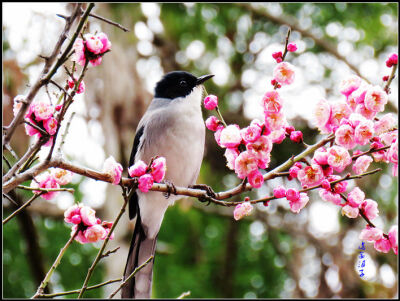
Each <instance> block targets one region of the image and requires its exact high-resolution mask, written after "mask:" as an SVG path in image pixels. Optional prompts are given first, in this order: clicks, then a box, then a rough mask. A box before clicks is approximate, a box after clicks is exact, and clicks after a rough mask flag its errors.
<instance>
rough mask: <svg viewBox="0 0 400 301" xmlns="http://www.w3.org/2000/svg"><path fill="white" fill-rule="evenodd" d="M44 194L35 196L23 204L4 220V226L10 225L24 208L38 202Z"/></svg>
mask: <svg viewBox="0 0 400 301" xmlns="http://www.w3.org/2000/svg"><path fill="white" fill-rule="evenodd" d="M41 194H42V193H39V194H34V195H33V196H32V197H31V198H30V199H29V200H28V201H27V202H26V203H25V204H23V205H22V206H21V207H19V208H18V209H17V210H15V211H14V212H13V213H11V214H10V215H9V216H8V217H7V218H5V219H4V220H3V226H4V225H5V224H6V223H8V222H9V221H10V220H11V219H12V218H13V217H14V216H16V215H17V214H18V213H20V212H21V211H22V210H23V209H24V208H26V207H28V206H29V205H30V204H31V203H32V202H33V201H34V200H36V199H37V198H38V197H39V196H40V195H41Z"/></svg>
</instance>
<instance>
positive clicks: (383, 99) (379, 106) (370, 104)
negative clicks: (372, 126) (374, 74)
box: [364, 86, 388, 112]
mask: <svg viewBox="0 0 400 301" xmlns="http://www.w3.org/2000/svg"><path fill="white" fill-rule="evenodd" d="M387 101H388V96H387V94H386V92H385V91H383V90H382V88H381V87H380V86H373V87H371V88H369V89H368V90H367V93H366V94H365V100H364V104H365V107H366V108H367V109H368V110H371V111H374V112H382V111H383V110H384V108H385V105H386V103H387Z"/></svg>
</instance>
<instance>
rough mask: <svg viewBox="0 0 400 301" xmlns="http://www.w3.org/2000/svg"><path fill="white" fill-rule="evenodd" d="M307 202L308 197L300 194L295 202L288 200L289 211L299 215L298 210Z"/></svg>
mask: <svg viewBox="0 0 400 301" xmlns="http://www.w3.org/2000/svg"><path fill="white" fill-rule="evenodd" d="M308 201H309V198H308V195H307V194H306V193H304V192H301V193H300V194H299V198H298V199H297V200H289V205H290V210H291V211H292V212H293V213H299V212H300V210H301V209H303V208H304V207H305V206H306V205H307V203H308Z"/></svg>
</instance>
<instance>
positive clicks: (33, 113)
mask: <svg viewBox="0 0 400 301" xmlns="http://www.w3.org/2000/svg"><path fill="white" fill-rule="evenodd" d="M23 101H25V97H24V96H23V95H17V96H16V97H15V98H14V108H13V111H14V116H16V115H17V114H18V112H19V110H20V108H21V106H22V102H23ZM60 109H61V107H60V106H53V105H52V104H50V103H48V102H45V101H38V102H32V103H31V104H30V106H29V109H28V111H27V112H26V114H25V116H24V117H25V121H27V122H29V123H30V124H32V125H35V126H36V127H38V128H40V129H42V130H43V131H45V132H47V133H48V134H49V135H50V136H53V135H54V134H55V133H56V131H57V119H56V117H55V112H56V111H57V110H60ZM25 132H26V134H27V135H29V136H36V137H37V138H38V139H39V138H40V137H41V136H42V133H41V132H40V131H39V130H38V129H37V128H35V127H33V126H31V125H29V124H27V123H25ZM52 143H53V137H50V139H49V141H47V143H46V144H45V146H51V145H52Z"/></svg>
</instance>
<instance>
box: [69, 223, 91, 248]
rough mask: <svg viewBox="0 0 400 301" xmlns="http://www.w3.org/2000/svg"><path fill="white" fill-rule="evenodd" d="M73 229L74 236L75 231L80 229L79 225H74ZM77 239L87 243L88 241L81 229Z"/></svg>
mask: <svg viewBox="0 0 400 301" xmlns="http://www.w3.org/2000/svg"><path fill="white" fill-rule="evenodd" d="M71 230H72V231H71V236H72V235H74V233H75V232H76V231H78V225H74V226H73V227H72V229H71ZM75 240H76V241H77V242H79V243H81V244H86V243H88V241H87V239H86V237H85V235H84V234H83V232H82V231H80V230H79V231H78V233H77V234H76V236H75Z"/></svg>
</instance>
